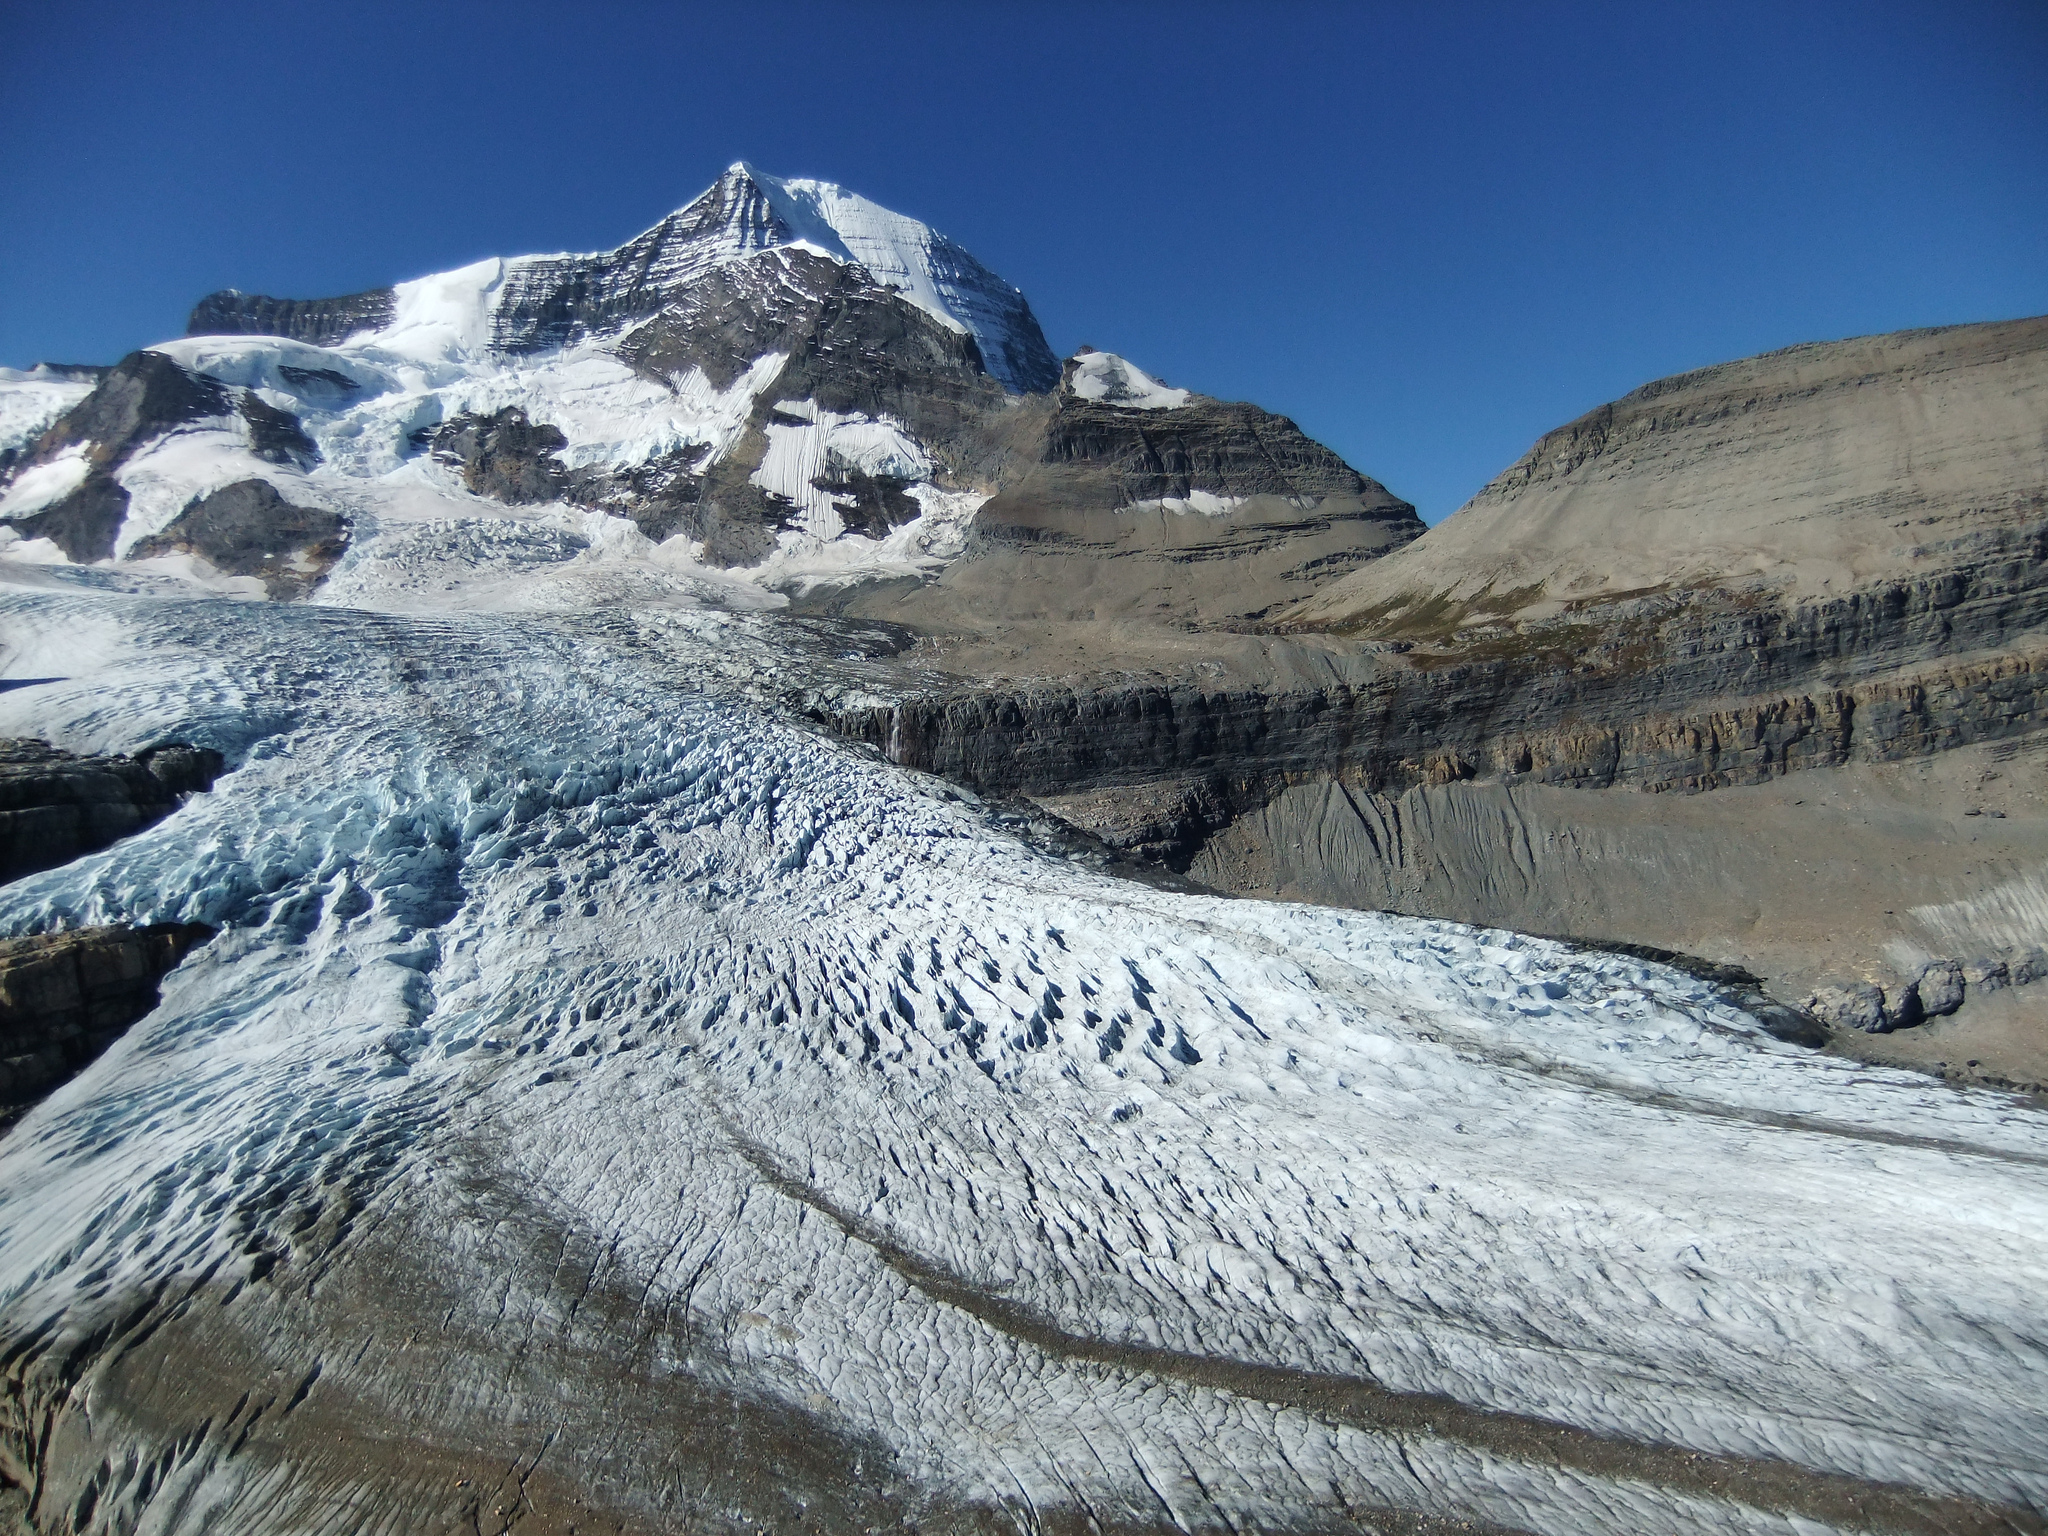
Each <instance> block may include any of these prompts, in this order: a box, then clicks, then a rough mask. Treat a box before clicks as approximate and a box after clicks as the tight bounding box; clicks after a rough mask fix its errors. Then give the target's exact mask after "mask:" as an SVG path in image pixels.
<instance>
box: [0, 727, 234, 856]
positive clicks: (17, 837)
mask: <svg viewBox="0 0 2048 1536" xmlns="http://www.w3.org/2000/svg"><path fill="white" fill-rule="evenodd" d="M220 770H221V755H220V754H219V753H218V752H215V751H213V750H212V749H211V748H206V747H190V746H184V745H181V744H172V745H169V746H162V747H154V748H151V749H150V750H149V751H146V752H141V753H138V754H136V755H135V756H134V757H80V756H77V755H75V754H73V753H70V752H66V751H64V750H62V749H61V748H58V747H53V746H51V745H49V744H48V743H47V742H41V741H28V740H11V741H9V740H0V880H15V879H19V878H20V877H21V876H23V875H28V874H33V873H35V872H36V871H37V870H42V869H53V868H55V867H56V866H57V865H59V864H66V863H69V862H70V861H71V860H72V859H75V858H77V857H78V856H79V855H80V854H84V853H90V852H92V851H93V850H95V849H98V848H104V847H106V846H107V845H108V844H109V843H112V842H114V841H116V840H117V839H119V838H123V837H127V836H129V835H130V834H131V833H134V832H139V831H141V830H142V829H143V828H144V827H147V826H150V825H152V824H153V823H155V822H158V821H161V820H162V819H163V818H164V817H166V816H168V815H169V814H170V813H171V812H172V811H174V810H176V809H177V808H178V805H179V803H180V801H181V800H182V799H183V798H184V797H185V796H186V795H191V794H197V793H199V792H200V791H202V790H205V789H208V788H210V787H211V786H212V784H213V781H214V779H215V778H216V777H217V776H218V775H219V773H220Z"/></svg>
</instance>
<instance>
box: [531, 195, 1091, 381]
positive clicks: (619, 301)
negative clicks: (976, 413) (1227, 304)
mask: <svg viewBox="0 0 2048 1536" xmlns="http://www.w3.org/2000/svg"><path fill="white" fill-rule="evenodd" d="M796 234H797V232H796V231H795V230H793V229H792V228H790V226H789V224H788V223H787V222H786V221H785V220H784V218H783V216H782V214H781V213H780V212H779V211H778V209H777V207H776V203H775V200H774V198H773V197H772V196H771V195H770V194H769V192H768V190H767V189H766V188H765V187H763V186H762V185H761V184H760V183H759V182H758V181H756V180H755V179H754V178H753V177H752V176H751V175H749V174H747V173H746V172H745V171H744V170H743V169H741V168H739V167H735V168H734V169H733V170H731V171H728V172H727V173H726V174H725V175H724V176H723V177H721V178H720V179H719V181H718V183H717V184H716V185H715V186H713V187H712V188H711V189H710V190H709V191H707V192H706V193H705V194H704V195H703V196H702V197H700V198H698V199H697V200H696V201H695V202H693V203H691V204H690V205H689V206H688V207H687V208H683V209H679V210H678V211H677V212H675V213H672V214H670V215H669V216H668V217H667V218H666V219H663V220H662V221H661V222H660V223H659V224H657V225H655V226H654V227H653V228H652V229H650V230H648V231H647V232H646V233H645V234H642V235H640V236H638V237H636V238H635V239H633V240H630V241H628V242H627V243H626V244H625V245H622V246H620V247H619V248H618V249H617V250H615V251H608V252H604V253H602V254H599V255H593V256H565V257H561V258H559V259H556V260H552V261H529V262H521V263H519V264H517V265H516V266H514V267H513V268H512V269H511V270H510V271H509V272H508V273H507V275H506V280H505V292H504V297H503V298H502V300H501V301H500V302H499V305H498V308H497V311H496V314H495V316H494V318H493V322H492V325H493V331H492V338H491V342H492V345H493V346H494V347H496V348H498V349H499V350H501V351H506V352H537V351H547V350H550V349H552V348H555V347H560V346H563V345H566V344H567V343H569V342H571V341H574V340H577V339H579V338H581V337H584V336H590V335H601V334H603V333H605V332H607V331H613V330H616V329H618V328H619V327H621V326H623V325H625V324H627V323H629V322H631V321H635V320H645V319H649V318H651V317H653V316H655V315H658V314H662V313H663V311H664V310H666V309H668V308H669V307H670V306H671V305H677V306H678V307H679V308H681V309H685V310H687V309H691V308H696V309H698V310H700V311H702V312H704V313H707V314H715V313H716V312H717V311H718V310H719V309H720V308H721V306H722V305H723V304H724V303H725V298H724V296H723V294H722V291H721V290H722V287H723V281H722V278H721V274H720V270H719V267H718V263H719V262H720V261H721V260H722V259H723V258H725V257H726V256H728V255H730V254H732V253H734V252H736V251H753V250H767V249H768V248H770V247H773V246H778V245H782V244H785V243H786V242H788V241H790V240H792V239H794V238H795V237H796ZM932 254H933V257H934V259H935V263H936V264H937V266H938V267H939V268H940V270H939V276H940V277H941V279H947V278H951V279H953V280H956V281H963V282H964V283H965V284H966V286H968V287H970V288H972V289H973V290H975V291H977V292H979V293H981V294H983V295H984V296H985V298H986V300H987V301H988V302H990V303H993V304H995V305H997V306H998V307H999V308H1000V309H1001V310H1002V311H1003V313H1002V314H1001V316H1000V324H999V326H998V327H997V329H998V331H999V332H1000V335H1001V337H1002V341H1001V345H1002V346H1003V348H1004V352H1003V356H1002V357H1000V358H996V359H993V360H991V359H984V358H983V357H982V356H981V355H980V353H979V351H975V352H974V353H973V357H974V363H975V367H976V370H977V371H979V372H984V373H986V372H988V370H989V365H990V363H991V362H992V363H993V365H994V372H995V374H996V376H998V377H999V378H1001V379H1003V380H1006V381H1007V382H1008V383H1009V384H1010V385H1011V386H1012V387H1013V388H1016V389H1019V390H1025V391H1044V390H1048V389H1050V388H1052V386H1053V385H1054V383H1056V382H1057V380H1058V378H1059V362H1058V360H1057V359H1056V358H1054V356H1053V354H1052V349H1051V348H1050V347H1048V346H1047V345H1046V343H1045V336H1044V334H1043V332H1041V331H1040V329H1039V326H1038V322H1037V320H1036V319H1035V318H1034V317H1033V316H1032V314H1031V308H1030V305H1028V304H1027V303H1025V301H1024V296H1023V295H1022V294H1020V293H1018V292H1017V291H1016V290H1015V289H1013V288H1010V287H1009V286H1008V285H1007V284H1005V283H1003V282H1002V281H1001V280H1000V279H998V278H997V277H996V276H995V275H994V274H993V273H991V272H989V271H988V270H987V269H986V268H983V267H982V266H981V265H980V263H978V262H976V261H975V260H974V258H973V257H971V256H969V255H968V254H967V253H966V252H965V251H962V250H960V249H959V248H957V247H955V246H953V245H952V243H951V242H950V241H944V240H943V238H941V242H940V245H939V246H938V247H935V249H934V251H933V253H932ZM784 255H785V258H787V259H794V260H796V261H798V262H799V263H801V264H802V265H804V266H811V265H825V266H832V267H836V268H839V269H840V270H841V271H842V272H844V273H845V274H846V280H847V281H848V282H849V283H850V284H852V285H855V286H858V287H862V288H866V289H868V290H870V291H881V290H878V289H876V285H875V281H874V278H873V275H872V274H870V273H868V272H867V271H866V270H865V269H863V268H859V267H857V266H855V267H851V268H848V267H845V266H844V265H843V264H841V263H838V262H829V261H826V260H825V259H824V258H822V257H816V256H812V255H810V254H809V253H807V252H802V251H788V252H785V253H784ZM732 265H733V268H734V269H742V268H750V267H753V266H755V265H756V263H752V262H748V263H735V264H732ZM733 275H734V272H733V271H731V270H728V271H727V272H726V273H725V274H724V276H725V277H731V276H733ZM738 281H739V282H740V283H741V284H745V283H746V282H747V281H748V278H747V277H745V276H740V277H739V278H738ZM699 284H703V285H704V286H705V288H706V292H704V293H703V294H701V295H696V296H692V295H691V292H690V291H691V290H693V289H694V288H696V287H697V286H698V285H699ZM810 286H812V287H814V288H815V286H816V284H815V282H813V283H812V284H811V285H810ZM903 307H905V308H908V309H913V310H914V309H915V306H913V305H909V304H907V303H906V304H905V305H904V306H903ZM917 313H919V314H923V312H922V311H917ZM924 318H925V319H926V320H928V321H930V324H931V326H932V328H933V329H934V330H937V331H941V332H945V334H946V335H947V336H949V337H952V338H953V340H954V343H955V345H956V346H957V345H959V344H961V343H964V344H965V346H966V347H968V348H970V349H972V348H973V347H974V342H973V341H972V340H971V339H970V338H966V337H960V336H958V335H957V333H953V332H950V331H947V330H946V328H945V327H944V326H942V325H940V324H939V323H938V322H937V321H936V320H932V319H931V317H930V316H924ZM669 329H670V330H671V332H672V333H674V332H675V331H676V330H678V329H679V328H678V327H670V328H669ZM712 331H713V333H714V334H715V332H716V327H715V326H714V327H713V328H712ZM769 350H772V347H771V346H767V345H755V346H753V348H752V350H750V351H747V352H746V354H745V360H746V361H751V360H752V359H753V358H755V357H758V356H760V355H761V353H762V352H764V351H769ZM705 371H706V373H707V374H709V375H710V376H711V377H712V378H713V379H714V380H716V379H717V378H718V375H717V373H716V372H715V371H714V370H713V369H712V368H711V367H710V366H708V365H707V366H706V368H705Z"/></svg>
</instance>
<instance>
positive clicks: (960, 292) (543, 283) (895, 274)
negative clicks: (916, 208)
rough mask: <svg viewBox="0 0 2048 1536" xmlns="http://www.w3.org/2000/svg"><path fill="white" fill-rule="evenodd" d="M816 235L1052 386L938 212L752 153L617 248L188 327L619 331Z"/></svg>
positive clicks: (215, 301)
mask: <svg viewBox="0 0 2048 1536" xmlns="http://www.w3.org/2000/svg"><path fill="white" fill-rule="evenodd" d="M781 247H802V248H804V249H805V250H807V251H809V252H811V253H813V254H816V255H819V256H823V257H825V258H827V259H828V260H829V261H831V262H833V263H835V264H837V265H840V266H855V265H857V266H859V267H860V268H861V269H862V275H863V276H864V277H865V278H866V280H867V281H868V282H869V283H871V284H872V285H874V286H876V287H880V288H884V289H888V290H891V291H894V292H897V293H900V294H901V295H902V296H903V297H904V298H906V299H908V300H909V301H910V302H911V303H912V304H914V305H916V306H917V307H918V308H919V309H921V310H923V311H924V312H925V313H926V314H928V315H930V316H931V317H932V318H934V319H935V320H937V321H938V322H939V323H940V324H941V325H943V326H945V327H946V328H947V329H948V330H951V331H953V332H955V333H957V334H959V335H962V336H967V337H971V338H972V339H973V342H974V345H975V351H976V356H977V357H978V358H979V360H980V362H981V364H982V366H983V367H984V368H985V369H986V370H987V371H988V373H989V374H990V375H991V376H992V377H994V378H995V379H996V380H998V381H999V382H1000V383H1001V384H1002V385H1003V387H1004V388H1006V389H1009V390H1013V391H1031V392H1037V393H1043V392H1044V391H1046V390H1049V389H1051V388H1052V387H1053V386H1054V385H1055V384H1056V383H1058V382H1059V376H1060V365H1059V360H1058V359H1057V358H1055V357H1054V356H1053V354H1052V349H1051V348H1050V347H1048V346H1047V345H1046V341H1045V334H1044V332H1042V331H1041V330H1040V329H1039V327H1038V321H1037V319H1036V318H1035V317H1034V316H1033V315H1032V313H1031V306H1030V305H1029V304H1028V303H1026V302H1025V299H1024V295H1023V294H1021V293H1019V292H1018V291H1017V290H1016V289H1015V288H1013V287H1011V286H1010V285H1009V284H1008V283H1006V282H1004V281H1003V280H1002V279H1001V278H1000V277H998V276H996V274H995V273H993V272H991V271H990V270H989V269H988V268H987V267H985V266H983V265H982V264H981V263H980V262H979V261H977V260H975V258H974V257H973V256H972V255H971V254H969V253H968V251H967V250H966V249H965V248H963V247H962V246H960V245H958V244H957V243H955V242H954V241H952V240H949V239H947V238H946V237H945V236H944V235H942V234H940V233H939V232H938V231H937V230H935V229H933V228H932V227H931V226H930V225H928V224H922V223H920V222H919V221H918V220H916V219H913V218H908V217H906V216H905V215H903V214H900V213H894V212H892V211H890V210H889V209H887V208H884V207H882V206H881V205H880V204H879V203H875V202H871V201H870V200H869V199H867V198H865V197H862V196H861V195H860V194H859V193H857V192H849V191H848V190H847V189H846V188H844V187H841V186H837V185H835V184H833V183H832V182H829V181H813V180H808V179H791V180H784V179H782V178H779V177H775V176H764V175H762V174H761V173H760V172H759V171H757V170H755V169H754V168H753V167H752V166H751V165H749V164H747V163H746V162H745V161H744V160H738V161H735V162H733V164H732V165H731V166H730V167H728V168H727V170H726V172H725V174H724V175H723V176H721V177H719V178H718V180H717V182H715V183H714V184H713V185H712V186H711V187H709V188H707V189H706V190H705V192H704V193H703V194H702V195H701V196H700V197H698V198H697V199H695V200H694V201H693V202H691V203H689V204H688V205H686V206H685V207H682V208H679V209H677V210H676V211H675V212H674V213H672V214H670V215H669V216H668V217H667V218H665V219H663V220H662V221H661V222H660V223H658V224H656V225H655V226H654V227H653V228H651V229H649V230H647V231H645V232H644V233H642V234H639V235H636V236H635V237H634V238H633V239H631V240H628V241H627V242H626V243H625V244H624V245H622V246H620V247H619V248H618V249H617V250H613V251H602V252H597V253H595V254H591V255H565V256H520V257H512V258H507V259H493V260H487V261H483V262H478V263H476V264H474V265H472V266H469V267H465V268H461V269H459V270H458V271H455V272H447V273H440V274H436V275H434V276H431V277H423V278H420V279H418V280H416V281H414V282H410V283H400V284H398V285H396V286H395V287H392V288H382V289H375V290H372V291H371V292H368V293H359V294H350V295H348V296H347V297H345V298H339V299H321V300H313V301H302V300H289V299H273V298H268V297H265V296H262V295H258V294H244V293H238V292H236V291H235V290H233V289H227V290H224V291H222V292H220V293H212V294H208V295H207V296H206V297H205V298H204V299H202V300H200V301H199V304H198V306H197V307H196V308H195V309H194V310H193V311H192V318H191V322H190V324H189V325H188V327H187V334H189V335H194V336H209V335H281V336H289V337H291V338H293V339H294V340H298V341H306V342H311V343H313V344H314V345H316V346H332V345H334V344H336V343H337V342H341V341H345V340H348V339H350V338H351V337H355V336H359V335H362V334H363V333H365V332H367V331H376V330H381V329H385V328H389V327H391V326H392V325H393V324H394V322H399V323H402V322H404V321H406V320H408V319H412V318H414V317H416V316H418V315H419V313H420V312H421V311H422V310H423V309H426V308H428V307H434V308H442V307H456V308H460V309H462V310H466V311H468V312H467V313H464V314H459V315H454V316H450V317H448V318H449V322H450V328H451V330H456V331H459V333H460V335H459V340H460V341H465V342H471V343H474V342H476V341H483V342H484V343H485V344H486V345H487V347H488V349H489V350H491V351H494V352H500V353H530V352H539V351H546V350H549V349H552V348H556V347H561V346H565V345H568V344H571V343H573V342H576V341H580V340H583V339H585V338H587V337H592V336H601V335H616V334H618V333H619V332H621V331H622V330H626V329H629V328H631V327H632V326H633V325H635V324H636V323H638V322H642V321H645V320H648V319H650V318H652V317H653V316H655V315H657V314H659V313H661V311H662V310H663V309H664V308H666V307H668V306H669V305H670V304H672V303H674V302H676V301H677V300H678V299H679V298H681V297H682V296H683V295H684V294H685V293H686V292H687V291H688V290H689V289H690V288H691V287H692V285H694V284H696V283H697V282H698V281H700V280H701V279H702V278H703V277H704V276H705V275H706V274H707V273H709V272H711V271H712V270H713V269H714V268H717V267H719V266H722V265H724V264H726V263H728V262H736V261H744V260H746V259H747V258H749V257H752V256H755V255H758V254H759V253H761V252H763V251H768V250H774V249H777V248H781Z"/></svg>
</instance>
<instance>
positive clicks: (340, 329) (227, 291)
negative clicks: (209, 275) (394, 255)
mask: <svg viewBox="0 0 2048 1536" xmlns="http://www.w3.org/2000/svg"><path fill="white" fill-rule="evenodd" d="M394 303H395V298H394V295H393V294H392V291H391V290H390V289H389V288H372V289H370V290H368V291H367V292H364V293H350V294H344V295H342V296H341V297H340V298H334V299H273V298H270V297H268V296H267V295H264V294H260V293H241V292H238V291H237V290H235V289H233V288H223V289H222V290H221V291H220V292H218V293H209V294H208V295H207V296H206V297H205V298H203V299H201V300H200V301H199V303H198V304H197V305H196V306H195V307H194V308H193V310H192V316H191V318H190V319H189V320H187V321H186V322H185V334H186V335H187V336H285V337H289V338H290V339H291V340H293V341H303V342H305V343H306V344H307V345H308V346H314V347H331V346H333V345H334V344H335V343H336V342H341V341H346V340H347V339H348V338H349V337H351V336H353V335H355V334H356V333H357V332H358V331H370V330H375V329H376V328H377V327H378V326H381V325H389V324H390V323H391V317H392V314H393V313H394V309H393V306H394Z"/></svg>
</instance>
